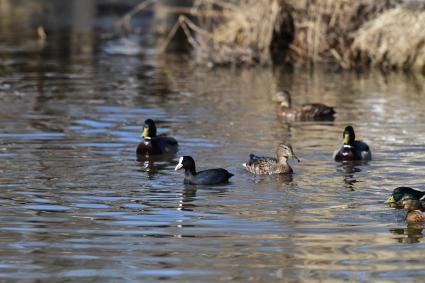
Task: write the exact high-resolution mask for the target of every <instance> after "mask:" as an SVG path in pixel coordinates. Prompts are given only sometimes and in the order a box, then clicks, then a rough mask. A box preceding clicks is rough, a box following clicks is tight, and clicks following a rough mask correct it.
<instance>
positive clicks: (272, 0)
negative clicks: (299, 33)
mask: <svg viewBox="0 0 425 283" xmlns="http://www.w3.org/2000/svg"><path fill="white" fill-rule="evenodd" d="M281 9H282V7H281V4H279V3H278V0H240V1H239V3H238V4H235V3H234V2H231V1H221V0H197V1H195V5H194V6H193V10H192V13H191V15H194V16H196V17H197V23H196V24H195V23H194V22H192V21H190V20H189V19H188V18H187V17H185V16H184V15H181V16H180V18H179V21H178V24H177V26H175V28H174V29H173V30H172V31H171V33H170V36H171V37H172V36H173V35H174V32H175V30H176V29H177V27H181V28H182V29H183V30H184V32H185V34H186V36H187V38H188V41H189V43H190V44H192V45H193V47H194V49H195V54H196V57H197V59H198V60H199V61H201V62H208V63H211V64H228V63H231V64H239V63H243V64H253V63H257V62H260V63H262V64H265V63H269V62H270V58H271V56H270V47H271V45H272V40H273V33H274V31H276V30H277V29H279V27H280V26H279V22H280V17H281V15H282V12H281ZM211 14H213V15H215V16H213V17H211V16H210V15H211ZM171 37H170V38H171Z"/></svg>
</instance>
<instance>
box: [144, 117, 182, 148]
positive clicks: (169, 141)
mask: <svg viewBox="0 0 425 283" xmlns="http://www.w3.org/2000/svg"><path fill="white" fill-rule="evenodd" d="M141 138H142V139H143V141H142V142H141V143H140V144H139V145H138V146H137V150H136V152H137V155H156V154H166V153H169V154H173V153H177V151H178V149H179V145H178V143H177V141H176V140H175V139H174V138H172V137H168V136H167V135H166V134H161V135H157V134H156V125H155V122H154V121H153V120H152V119H147V120H146V121H145V124H144V126H143V133H142V135H141Z"/></svg>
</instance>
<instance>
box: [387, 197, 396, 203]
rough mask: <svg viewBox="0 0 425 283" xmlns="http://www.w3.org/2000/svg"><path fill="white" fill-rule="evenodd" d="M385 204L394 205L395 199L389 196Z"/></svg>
mask: <svg viewBox="0 0 425 283" xmlns="http://www.w3.org/2000/svg"><path fill="white" fill-rule="evenodd" d="M385 203H386V204H394V203H396V201H395V199H394V197H393V196H390V197H389V198H388V199H387V200H386V201H385Z"/></svg>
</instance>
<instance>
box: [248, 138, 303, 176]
mask: <svg viewBox="0 0 425 283" xmlns="http://www.w3.org/2000/svg"><path fill="white" fill-rule="evenodd" d="M289 157H292V158H294V159H296V160H297V161H298V162H300V160H299V159H298V157H297V156H295V154H294V151H293V150H292V146H291V145H290V144H288V145H286V144H284V143H280V144H279V145H278V146H277V149H276V158H274V157H262V156H256V155H254V154H250V155H249V161H248V162H246V163H243V164H242V166H243V167H245V169H246V170H247V171H249V172H251V173H253V174H256V175H272V174H291V173H293V170H292V168H291V166H289V163H288V158H289Z"/></svg>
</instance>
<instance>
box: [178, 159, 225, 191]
mask: <svg viewBox="0 0 425 283" xmlns="http://www.w3.org/2000/svg"><path fill="white" fill-rule="evenodd" d="M181 168H183V169H184V181H183V182H184V183H185V184H191V185H215V184H221V183H227V182H228V181H229V179H230V178H231V177H232V176H233V174H232V173H230V172H229V171H227V170H226V169H223V168H215V169H207V170H204V171H199V172H196V167H195V160H193V158H192V157H191V156H182V157H180V159H179V163H178V164H177V166H176V168H175V169H174V170H176V171H177V170H179V169H181Z"/></svg>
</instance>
